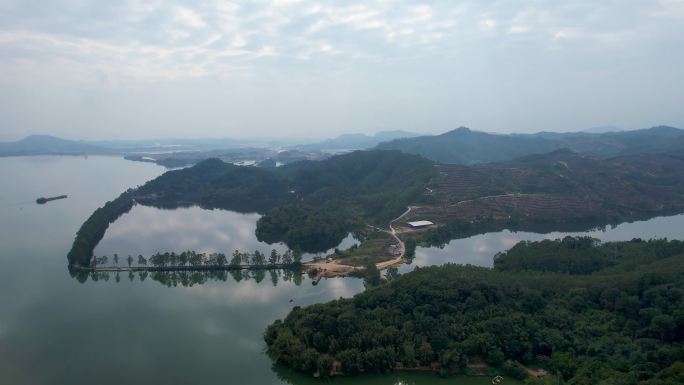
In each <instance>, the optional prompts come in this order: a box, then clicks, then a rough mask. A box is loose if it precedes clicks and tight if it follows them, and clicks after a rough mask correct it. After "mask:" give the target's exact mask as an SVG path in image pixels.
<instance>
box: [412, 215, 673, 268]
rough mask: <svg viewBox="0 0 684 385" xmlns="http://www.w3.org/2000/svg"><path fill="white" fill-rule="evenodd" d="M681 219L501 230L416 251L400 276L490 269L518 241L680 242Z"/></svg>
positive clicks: (419, 248) (668, 218)
mask: <svg viewBox="0 0 684 385" xmlns="http://www.w3.org/2000/svg"><path fill="white" fill-rule="evenodd" d="M682 229H684V215H675V216H670V217H657V218H652V219H649V220H646V221H637V222H631V223H622V224H619V225H617V226H611V227H607V228H600V229H594V230H590V231H584V232H558V231H555V232H549V233H546V234H541V233H533V232H525V231H518V232H516V231H510V230H504V231H499V232H492V233H486V234H479V235H474V236H471V237H468V238H463V239H455V240H452V241H451V242H449V243H447V244H446V245H445V246H444V247H441V248H440V247H418V248H416V256H415V258H414V259H413V261H412V263H411V265H404V266H402V267H401V268H400V269H399V271H400V272H402V273H405V272H408V271H411V270H413V269H414V267H415V266H432V265H442V264H445V263H458V264H471V265H477V266H485V267H492V266H493V263H494V260H493V256H494V254H496V253H498V252H501V251H505V250H508V249H510V248H511V247H513V245H515V244H516V243H518V242H520V241H539V240H543V239H558V238H563V237H565V236H590V237H594V238H598V239H600V240H601V241H604V242H608V241H626V240H630V239H633V238H642V239H651V238H669V239H683V238H684V230H682Z"/></svg>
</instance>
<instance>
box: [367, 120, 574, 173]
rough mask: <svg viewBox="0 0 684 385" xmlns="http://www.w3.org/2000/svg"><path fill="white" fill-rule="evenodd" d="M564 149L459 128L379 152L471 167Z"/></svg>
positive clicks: (534, 139)
mask: <svg viewBox="0 0 684 385" xmlns="http://www.w3.org/2000/svg"><path fill="white" fill-rule="evenodd" d="M562 147H565V146H564V144H563V143H562V142H560V141H556V140H550V139H546V138H543V137H535V136H530V135H497V134H489V133H486V132H479V131H472V130H470V129H468V128H466V127H461V128H458V129H455V130H452V131H449V132H446V133H444V134H441V135H434V136H419V137H415V138H405V139H396V140H393V141H390V142H384V143H380V144H379V145H378V146H377V148H378V149H380V150H399V151H403V152H405V153H409V154H418V155H422V156H424V157H426V158H428V159H432V160H434V161H436V162H440V163H453V164H473V163H488V162H496V161H504V160H509V159H514V158H518V157H521V156H525V155H530V154H542V153H545V152H550V151H553V150H557V149H559V148H562Z"/></svg>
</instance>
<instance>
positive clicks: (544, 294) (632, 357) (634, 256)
mask: <svg viewBox="0 0 684 385" xmlns="http://www.w3.org/2000/svg"><path fill="white" fill-rule="evenodd" d="M575 261H577V262H578V263H574V262H575ZM585 262H589V264H588V266H589V267H587V268H585V267H583V266H582V265H584V263H585ZM264 338H265V341H266V343H267V346H268V354H269V355H270V357H271V358H272V359H273V360H274V361H275V362H278V363H280V364H284V365H287V366H289V367H291V368H293V369H296V370H299V371H303V372H307V373H312V374H316V375H319V376H324V377H325V376H329V375H331V374H333V373H334V374H346V375H351V374H354V373H359V372H387V371H391V370H409V369H412V370H434V371H437V372H439V373H441V374H442V375H449V374H451V373H457V372H461V373H462V372H464V371H467V370H468V367H469V366H468V365H469V364H472V363H474V362H477V363H479V364H480V365H481V364H482V363H485V364H486V365H487V366H489V367H490V368H498V369H495V370H497V371H499V372H500V373H502V374H504V375H505V376H512V377H516V378H519V379H526V378H527V377H528V375H529V373H530V372H529V371H528V370H527V369H526V366H529V365H531V364H534V365H537V366H541V367H544V368H546V370H547V372H548V374H547V375H546V376H544V377H543V378H542V379H538V380H536V379H528V381H529V382H530V383H539V384H556V383H558V382H559V381H560V380H563V381H565V383H567V384H569V385H593V384H634V383H640V384H644V385H646V384H648V385H656V384H657V385H675V384H681V383H682V380H684V363H682V360H684V345H683V344H682V341H683V339H684V243H683V242H681V241H667V240H651V241H642V240H640V239H634V240H632V241H629V242H611V243H605V244H601V243H599V241H597V240H595V239H591V238H570V237H568V238H565V239H563V240H557V241H543V242H524V243H520V244H518V245H516V246H515V247H514V248H513V249H512V250H511V251H509V252H507V253H503V254H500V255H497V256H496V262H495V267H494V268H493V269H487V268H481V267H474V266H461V265H445V266H441V267H429V268H417V269H416V270H415V271H413V272H411V273H407V274H405V275H403V276H400V277H399V278H397V279H394V280H392V281H391V282H389V283H387V284H384V285H382V286H380V287H376V288H373V289H369V290H366V291H365V292H363V293H361V294H358V295H356V296H354V297H353V298H350V299H339V300H336V301H332V302H329V303H326V304H317V305H312V306H308V307H305V308H299V307H295V308H294V309H293V310H292V311H291V312H290V314H288V315H287V317H286V318H285V319H283V320H278V321H276V322H274V323H273V324H271V325H270V326H269V327H268V328H267V330H266V332H265V336H264Z"/></svg>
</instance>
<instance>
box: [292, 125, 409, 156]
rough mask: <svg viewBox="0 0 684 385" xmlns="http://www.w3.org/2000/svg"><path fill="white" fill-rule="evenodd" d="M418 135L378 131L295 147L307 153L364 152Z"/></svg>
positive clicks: (342, 136) (395, 131)
mask: <svg viewBox="0 0 684 385" xmlns="http://www.w3.org/2000/svg"><path fill="white" fill-rule="evenodd" d="M420 135H421V134H418V133H415V132H408V131H401V130H394V131H380V132H378V133H376V134H375V135H366V134H344V135H340V136H338V137H336V138H332V139H326V140H323V141H321V142H318V143H310V144H302V145H298V146H295V147H296V148H299V149H302V150H307V151H325V150H334V151H341V150H366V149H369V148H373V147H375V146H377V145H378V144H379V143H381V142H387V141H390V140H395V139H399V138H413V137H416V136H420Z"/></svg>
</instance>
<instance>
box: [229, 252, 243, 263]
mask: <svg viewBox="0 0 684 385" xmlns="http://www.w3.org/2000/svg"><path fill="white" fill-rule="evenodd" d="M241 263H242V255H240V252H239V251H237V250H235V251H234V252H233V258H231V260H230V265H231V266H233V267H237V266H240V264H241Z"/></svg>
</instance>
